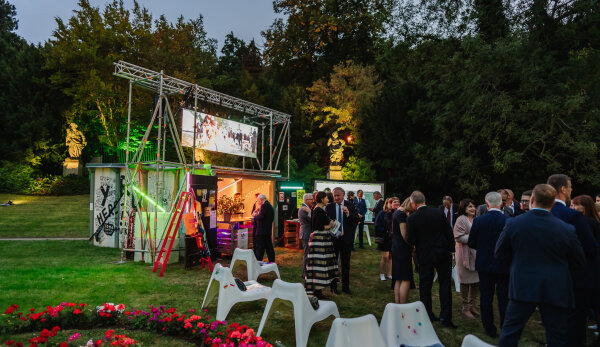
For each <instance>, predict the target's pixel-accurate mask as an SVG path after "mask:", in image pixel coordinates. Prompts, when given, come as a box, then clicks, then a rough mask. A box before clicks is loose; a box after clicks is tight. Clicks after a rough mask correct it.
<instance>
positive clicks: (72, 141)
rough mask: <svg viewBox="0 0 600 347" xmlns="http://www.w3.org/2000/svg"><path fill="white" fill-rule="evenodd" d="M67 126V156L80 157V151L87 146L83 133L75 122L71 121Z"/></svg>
mask: <svg viewBox="0 0 600 347" xmlns="http://www.w3.org/2000/svg"><path fill="white" fill-rule="evenodd" d="M69 126H70V128H69V129H67V140H66V144H67V147H69V157H71V158H73V159H79V157H81V151H82V150H83V148H84V147H85V146H87V142H86V141H85V136H83V133H82V132H81V131H80V130H78V129H77V124H75V123H71V124H70V125H69Z"/></svg>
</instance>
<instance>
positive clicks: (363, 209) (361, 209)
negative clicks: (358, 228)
mask: <svg viewBox="0 0 600 347" xmlns="http://www.w3.org/2000/svg"><path fill="white" fill-rule="evenodd" d="M354 205H355V206H356V212H358V213H360V214H361V215H362V216H363V217H364V216H365V215H366V214H367V200H365V198H364V197H363V198H362V199H360V202H358V198H354Z"/></svg>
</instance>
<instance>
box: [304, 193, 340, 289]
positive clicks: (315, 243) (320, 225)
mask: <svg viewBox="0 0 600 347" xmlns="http://www.w3.org/2000/svg"><path fill="white" fill-rule="evenodd" d="M314 199H315V201H316V203H317V205H316V206H315V208H314V209H313V210H312V212H311V213H312V216H311V225H312V233H311V234H310V240H309V241H308V255H307V257H306V278H305V281H304V285H305V288H306V293H307V294H309V295H311V294H312V295H314V296H316V297H317V298H322V297H323V294H322V289H323V288H326V287H331V292H332V293H336V294H337V282H338V278H339V276H340V274H339V268H338V263H337V257H336V256H335V250H334V248H333V236H332V235H331V233H330V232H329V229H331V228H332V227H333V226H334V225H335V222H334V221H332V220H331V219H329V217H327V213H326V212H325V206H326V205H327V203H328V202H329V198H328V197H327V194H326V193H325V192H318V193H317V195H316V196H315V197H314Z"/></svg>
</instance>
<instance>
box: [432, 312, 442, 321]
mask: <svg viewBox="0 0 600 347" xmlns="http://www.w3.org/2000/svg"><path fill="white" fill-rule="evenodd" d="M429 320H430V321H431V322H437V321H439V320H440V319H439V318H438V317H437V316H436V315H434V314H433V313H432V314H431V315H430V316H429Z"/></svg>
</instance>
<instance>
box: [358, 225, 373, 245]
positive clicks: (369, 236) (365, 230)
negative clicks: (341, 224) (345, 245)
mask: <svg viewBox="0 0 600 347" xmlns="http://www.w3.org/2000/svg"><path fill="white" fill-rule="evenodd" d="M363 231H364V232H365V233H367V241H369V246H370V245H371V234H370V232H369V226H368V225H367V224H364V225H363ZM363 236H364V235H363ZM357 237H358V225H357V226H356V232H355V233H354V243H356V238H357Z"/></svg>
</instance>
